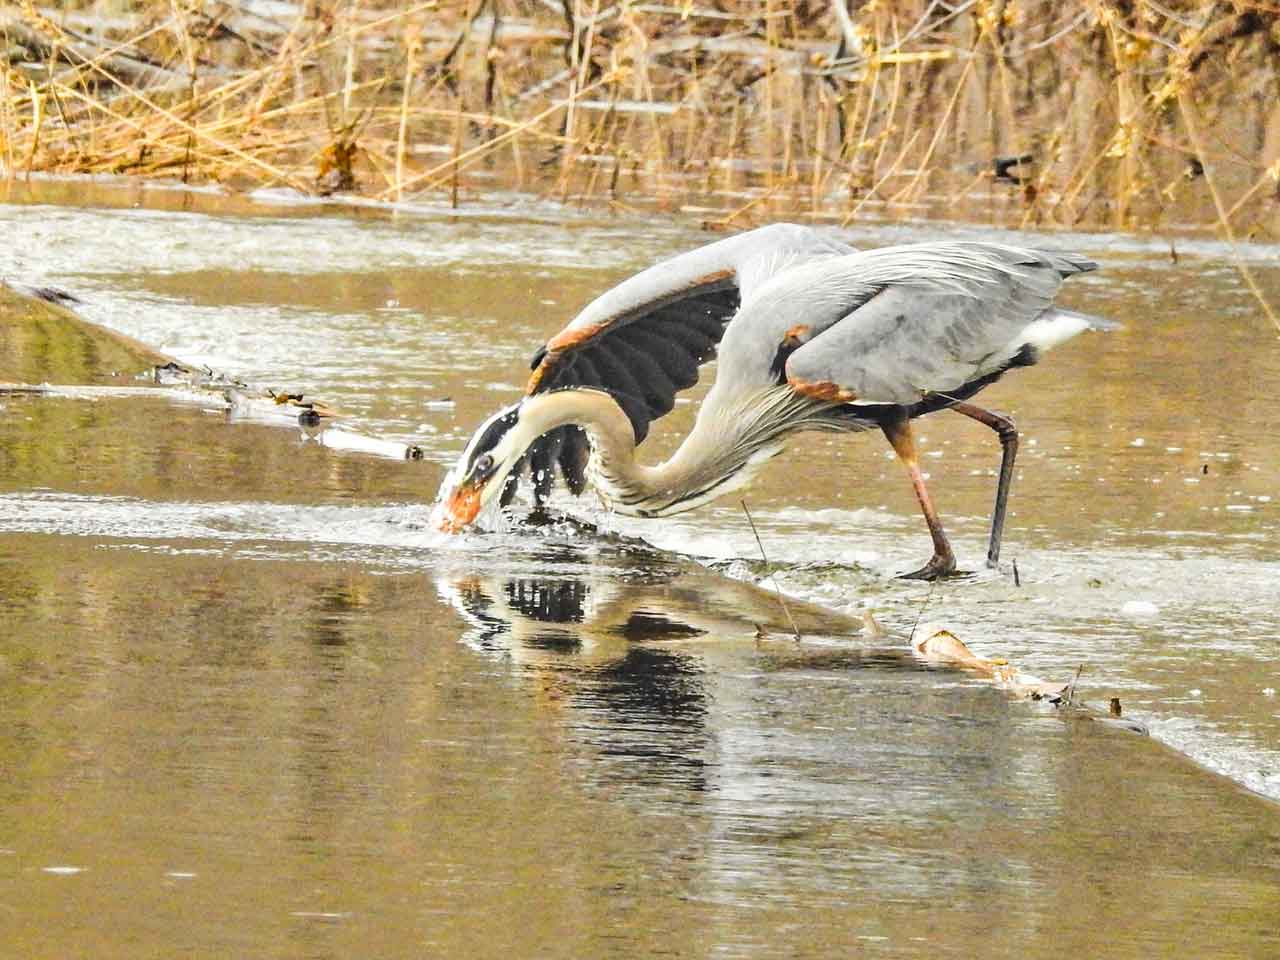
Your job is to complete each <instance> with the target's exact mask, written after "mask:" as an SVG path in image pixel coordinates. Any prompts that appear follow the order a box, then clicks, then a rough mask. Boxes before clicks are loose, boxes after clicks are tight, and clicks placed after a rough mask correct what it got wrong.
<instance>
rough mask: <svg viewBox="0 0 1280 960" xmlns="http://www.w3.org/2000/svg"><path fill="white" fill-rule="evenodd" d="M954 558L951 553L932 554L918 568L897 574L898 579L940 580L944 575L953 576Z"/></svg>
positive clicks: (954, 569)
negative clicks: (927, 560) (926, 561)
mask: <svg viewBox="0 0 1280 960" xmlns="http://www.w3.org/2000/svg"><path fill="white" fill-rule="evenodd" d="M955 573H956V558H955V557H954V556H952V555H951V554H946V555H940V554H936V553H935V554H934V555H933V556H932V557H930V558H929V562H928V563H926V564H925V565H924V566H923V567H921V568H920V569H919V570H912V571H911V572H910V573H900V574H898V579H899V580H930V581H932V580H942V579H945V578H946V577H951V576H955Z"/></svg>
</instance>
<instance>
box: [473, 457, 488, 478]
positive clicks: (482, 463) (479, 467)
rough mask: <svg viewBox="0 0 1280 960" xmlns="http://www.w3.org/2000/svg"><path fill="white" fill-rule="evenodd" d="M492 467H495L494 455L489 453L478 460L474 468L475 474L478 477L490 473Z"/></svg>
mask: <svg viewBox="0 0 1280 960" xmlns="http://www.w3.org/2000/svg"><path fill="white" fill-rule="evenodd" d="M492 469H493V457H492V456H491V455H489V454H487V453H486V454H485V455H484V456H482V457H481V458H480V459H479V460H477V461H476V465H475V467H474V468H473V470H474V472H475V475H476V476H477V477H482V476H484V475H485V474H486V473H488V472H489V471H490V470H492Z"/></svg>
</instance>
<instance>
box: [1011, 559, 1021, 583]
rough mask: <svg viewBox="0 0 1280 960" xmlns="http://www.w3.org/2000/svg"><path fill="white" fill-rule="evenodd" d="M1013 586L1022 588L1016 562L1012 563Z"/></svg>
mask: <svg viewBox="0 0 1280 960" xmlns="http://www.w3.org/2000/svg"><path fill="white" fill-rule="evenodd" d="M1013 585H1014V586H1015V587H1020V586H1022V578H1021V577H1020V576H1018V561H1017V560H1014V561H1013Z"/></svg>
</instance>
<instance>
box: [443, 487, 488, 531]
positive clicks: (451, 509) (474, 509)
mask: <svg viewBox="0 0 1280 960" xmlns="http://www.w3.org/2000/svg"><path fill="white" fill-rule="evenodd" d="M481 489H482V488H481V487H480V486H479V485H478V484H474V483H465V482H464V483H460V484H458V486H456V487H455V488H454V489H453V490H451V491H450V492H449V494H448V496H446V497H444V498H443V499H442V500H441V501H440V502H439V503H437V504H436V508H435V510H433V511H432V512H431V523H432V525H433V526H435V528H436V529H437V530H441V531H443V532H444V533H461V532H462V531H463V530H465V529H466V528H467V527H469V526H471V524H473V523H475V520H476V517H477V516H479V514H480V491H481Z"/></svg>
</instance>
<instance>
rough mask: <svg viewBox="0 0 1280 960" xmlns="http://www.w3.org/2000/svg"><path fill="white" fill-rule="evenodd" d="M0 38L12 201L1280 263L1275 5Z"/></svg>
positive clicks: (326, 15)
mask: <svg viewBox="0 0 1280 960" xmlns="http://www.w3.org/2000/svg"><path fill="white" fill-rule="evenodd" d="M121 11H123V12H121ZM263 11H268V12H263ZM0 36H3V38H4V39H5V47H4V49H5V60H4V62H3V63H0V68H2V69H3V74H4V75H3V80H0V98H2V102H0V128H2V129H0V134H2V135H3V138H4V139H3V143H2V144H0V163H2V164H3V165H4V168H5V169H6V171H7V172H8V174H9V175H10V176H13V175H18V174H21V173H23V172H25V171H32V170H39V171H54V172H78V173H84V172H91V173H116V174H132V175H139V176H165V177H179V178H181V179H183V180H188V181H202V182H208V181H215V182H221V183H225V184H228V185H230V186H232V187H234V188H246V187H254V186H261V185H284V186H290V187H293V188H296V189H298V190H303V191H309V192H316V193H327V192H334V191H356V192H359V193H362V194H364V195H368V196H373V197H379V198H382V199H387V200H401V199H409V198H413V197H417V196H422V195H424V194H433V193H439V192H443V193H445V194H447V195H448V196H449V197H450V198H451V200H452V202H453V203H455V204H457V203H464V202H467V201H468V200H469V199H470V198H473V197H477V196H478V197H481V198H483V197H484V196H485V194H486V193H488V192H490V191H492V190H496V189H505V188H516V189H522V190H533V191H539V192H545V193H547V194H549V195H554V196H557V197H559V198H562V199H565V200H568V201H571V202H588V203H591V202H601V203H613V204H619V205H641V206H644V205H647V206H650V207H657V208H659V209H664V208H683V209H686V210H689V211H695V212H700V213H703V212H705V213H704V215H705V218H706V219H707V220H708V221H711V222H718V223H722V224H727V223H732V222H735V221H745V220H750V219H752V218H754V217H756V216H758V215H766V214H767V215H770V216H775V215H782V214H785V215H788V216H793V217H794V216H808V217H812V218H821V219H829V220H834V221H841V220H848V219H850V218H852V217H854V216H865V215H867V214H870V213H875V214H878V215H891V216H901V215H920V216H948V215H954V216H963V217H966V218H980V219H989V220H995V221H998V222H1004V223H1010V224H1013V225H1038V226H1059V227H1075V226H1084V227H1119V228H1124V229H1144V228H1153V229H1163V228H1168V227H1171V226H1180V227H1185V226H1202V227H1214V228H1217V229H1218V230H1220V231H1221V232H1223V233H1224V234H1225V235H1227V236H1228V237H1233V238H1234V237H1238V238H1241V239H1246V238H1252V237H1259V238H1265V239H1270V240H1280V5H1277V4H1276V3H1275V2H1273V0H1266V2H1263V0H1258V2H1246V0H1229V2H1228V0H1217V2H1207V3H1206V2H1201V0H1195V2H1192V0H1165V2H1155V0H1087V2H1083V3H1079V4H1062V3H1057V2H1055V0H951V2H943V0H878V2H874V3H861V4H858V3H852V2H849V0H836V2H834V3H833V4H816V3H812V2H809V0H751V2H746V0H720V2H718V3H716V4H715V5H711V4H707V5H706V6H702V5H700V4H699V3H698V2H696V0H679V2H673V3H670V4H664V3H661V2H654V3H644V2H636V0H627V2H619V3H616V4H614V3H610V2H609V0H425V2H409V3H398V2H390V0H333V2H329V3H324V4H320V3H317V2H315V0H306V2H296V3H286V2H275V3H272V4H269V5H263V4H248V3H242V2H237V0H209V2H200V0H134V2H132V3H129V2H124V0H117V2H113V3H108V2H107V0H84V2H82V3H79V4H77V3H74V2H73V3H64V4H63V5H62V7H61V8H60V10H59V11H58V12H56V13H55V12H52V11H50V10H48V9H45V8H41V7H40V6H38V5H37V4H36V3H34V2H32V0H22V2H21V3H19V4H18V5H16V7H13V8H12V12H9V13H4V14H0ZM1189 105H1193V107H1194V111H1195V116H1194V118H1193V117H1192V116H1191V115H1190V114H1189V113H1188V109H1191V106H1189Z"/></svg>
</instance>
